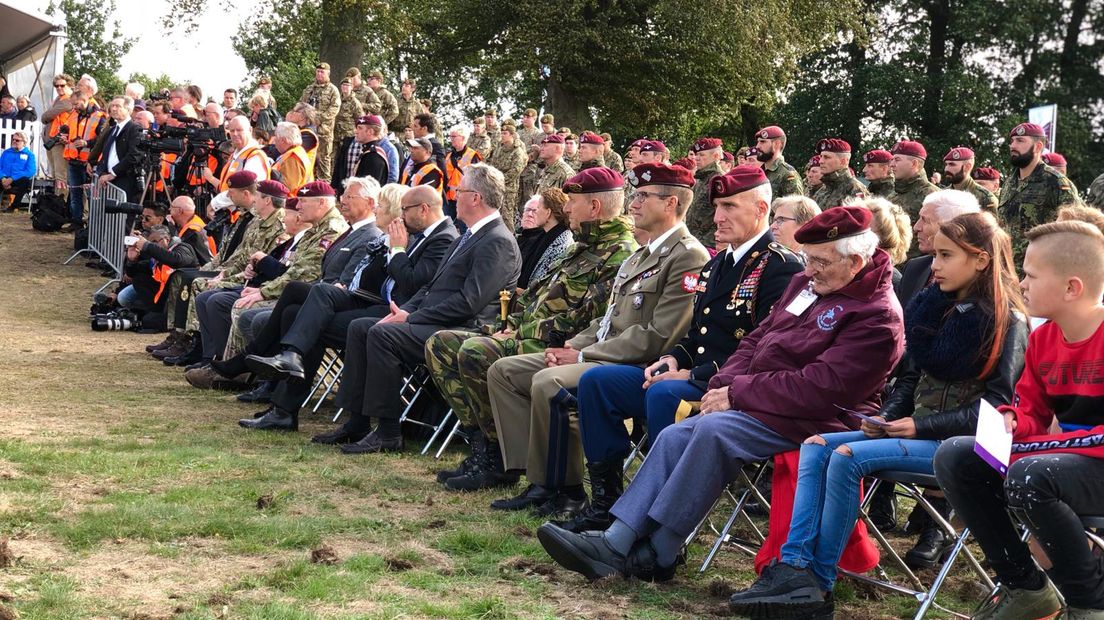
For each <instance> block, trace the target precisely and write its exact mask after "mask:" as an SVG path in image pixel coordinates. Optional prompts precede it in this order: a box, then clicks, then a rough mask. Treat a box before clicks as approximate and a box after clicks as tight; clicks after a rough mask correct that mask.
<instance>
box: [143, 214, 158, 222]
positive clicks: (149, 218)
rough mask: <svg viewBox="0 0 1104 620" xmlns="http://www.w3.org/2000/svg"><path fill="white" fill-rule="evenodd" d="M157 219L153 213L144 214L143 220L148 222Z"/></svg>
mask: <svg viewBox="0 0 1104 620" xmlns="http://www.w3.org/2000/svg"><path fill="white" fill-rule="evenodd" d="M155 219H157V218H156V217H155V216H153V215H143V216H142V221H145V222H148V221H150V220H155Z"/></svg>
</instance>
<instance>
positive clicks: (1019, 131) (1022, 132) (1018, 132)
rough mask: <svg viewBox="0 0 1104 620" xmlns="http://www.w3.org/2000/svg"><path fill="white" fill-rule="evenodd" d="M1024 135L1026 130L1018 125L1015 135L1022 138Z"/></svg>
mask: <svg viewBox="0 0 1104 620" xmlns="http://www.w3.org/2000/svg"><path fill="white" fill-rule="evenodd" d="M1025 133H1027V130H1026V129H1024V128H1023V125H1020V126H1019V127H1017V128H1016V135H1017V136H1022V135H1024V134H1025Z"/></svg>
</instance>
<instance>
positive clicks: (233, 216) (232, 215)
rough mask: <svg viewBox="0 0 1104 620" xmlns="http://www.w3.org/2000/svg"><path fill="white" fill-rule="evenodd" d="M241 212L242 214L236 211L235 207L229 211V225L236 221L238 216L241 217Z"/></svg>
mask: <svg viewBox="0 0 1104 620" xmlns="http://www.w3.org/2000/svg"><path fill="white" fill-rule="evenodd" d="M241 214H242V212H241V211H238V210H237V209H234V210H233V211H231V212H230V225H231V226H232V225H234V224H237V223H238V218H240V217H241Z"/></svg>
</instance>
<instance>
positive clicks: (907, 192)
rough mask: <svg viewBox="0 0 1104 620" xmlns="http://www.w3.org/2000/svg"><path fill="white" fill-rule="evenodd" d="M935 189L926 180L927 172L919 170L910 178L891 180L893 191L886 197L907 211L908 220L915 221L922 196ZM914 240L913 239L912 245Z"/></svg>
mask: <svg viewBox="0 0 1104 620" xmlns="http://www.w3.org/2000/svg"><path fill="white" fill-rule="evenodd" d="M937 191H939V188H938V187H936V186H935V185H933V184H932V182H931V181H929V180H928V173H927V172H924V171H923V170H921V171H920V174H917V175H916V176H914V177H912V178H911V179H907V180H901V179H896V180H895V181H894V182H893V193H892V194H891V195H889V196H888V199H889V200H891V201H892V202H893V203H894V204H896V205H897V206H899V207H901V208H902V209H904V210H905V213H908V216H909V221H910V222H915V221H917V220H919V219H920V207H922V206H924V198H927V196H928V194H931V193H932V192H937ZM915 242H916V240H915V239H913V245H914V246H915Z"/></svg>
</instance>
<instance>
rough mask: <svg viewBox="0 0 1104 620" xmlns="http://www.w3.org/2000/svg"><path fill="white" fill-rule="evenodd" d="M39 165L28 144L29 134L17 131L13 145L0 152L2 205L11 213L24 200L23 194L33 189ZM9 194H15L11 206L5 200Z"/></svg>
mask: <svg viewBox="0 0 1104 620" xmlns="http://www.w3.org/2000/svg"><path fill="white" fill-rule="evenodd" d="M37 170H38V166H37V164H36V163H35V155H34V152H33V151H31V149H30V146H29V145H28V144H27V134H26V133H24V132H22V131H17V132H15V133H13V134H12V137H11V146H10V147H8V148H6V149H4V152H3V153H0V205H3V206H4V211H5V212H6V213H10V212H12V211H14V210H15V209H16V206H17V205H18V204H19V203H20V202H22V200H23V196H25V195H26V194H27V192H29V191H31V182H32V181H33V180H34V176H35V172H36V171H37ZM8 195H11V196H13V197H14V198H13V200H12V202H11V204H10V206H9V205H8V204H7V203H6V202H5V201H6V200H7V197H8Z"/></svg>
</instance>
